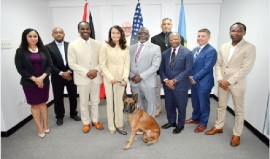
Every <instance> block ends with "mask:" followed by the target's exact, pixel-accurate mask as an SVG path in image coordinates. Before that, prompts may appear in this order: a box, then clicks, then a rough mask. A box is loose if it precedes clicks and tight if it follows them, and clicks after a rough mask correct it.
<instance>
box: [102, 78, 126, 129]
mask: <svg viewBox="0 0 270 159" xmlns="http://www.w3.org/2000/svg"><path fill="white" fill-rule="evenodd" d="M104 85H105V91H106V100H107V118H108V128H109V130H115V127H114V123H113V122H114V119H113V116H114V113H113V96H114V112H115V125H116V127H118V128H119V127H123V108H124V104H123V94H124V91H125V87H122V86H120V85H119V84H114V85H113V90H114V91H112V84H111V83H108V82H104Z"/></svg>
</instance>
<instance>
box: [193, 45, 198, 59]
mask: <svg viewBox="0 0 270 159" xmlns="http://www.w3.org/2000/svg"><path fill="white" fill-rule="evenodd" d="M199 53H200V47H198V49H197V50H196V52H195V54H194V56H193V61H195V60H196V58H197V56H198V55H199Z"/></svg>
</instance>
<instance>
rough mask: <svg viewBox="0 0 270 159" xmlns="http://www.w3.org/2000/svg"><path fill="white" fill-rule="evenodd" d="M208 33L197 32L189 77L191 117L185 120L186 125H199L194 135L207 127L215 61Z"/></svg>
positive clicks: (215, 52)
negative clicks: (190, 85)
mask: <svg viewBox="0 0 270 159" xmlns="http://www.w3.org/2000/svg"><path fill="white" fill-rule="evenodd" d="M210 34H211V33H210V31H209V30H208V29H201V30H199V31H198V36H197V42H198V44H199V46H198V47H196V48H194V49H193V51H192V53H193V58H194V59H193V70H192V76H190V77H189V78H190V82H191V84H192V88H191V96H192V107H193V112H192V117H191V118H190V119H188V120H186V124H199V125H198V127H197V128H196V129H195V130H194V132H195V133H200V132H203V131H204V130H205V129H206V127H207V122H208V118H209V114H210V93H211V89H212V88H213V86H214V76H213V67H214V65H215V63H216V61H217V51H216V49H215V48H213V47H212V46H211V45H210V44H208V42H209V39H210Z"/></svg>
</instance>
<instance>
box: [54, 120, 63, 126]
mask: <svg viewBox="0 0 270 159" xmlns="http://www.w3.org/2000/svg"><path fill="white" fill-rule="evenodd" d="M63 123H64V121H63V119H62V118H60V119H56V125H58V126H61V125H63Z"/></svg>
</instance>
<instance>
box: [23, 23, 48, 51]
mask: <svg viewBox="0 0 270 159" xmlns="http://www.w3.org/2000/svg"><path fill="white" fill-rule="evenodd" d="M31 31H34V32H36V33H37V35H38V42H37V47H38V49H39V50H40V51H42V52H45V51H46V48H45V46H44V44H43V42H42V40H41V37H40V36H39V33H38V32H37V31H36V30H35V29H32V28H28V29H25V30H24V31H23V33H22V41H21V44H20V48H22V49H23V50H28V47H29V45H28V42H27V37H26V36H27V34H28V33H30V32H31Z"/></svg>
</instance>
